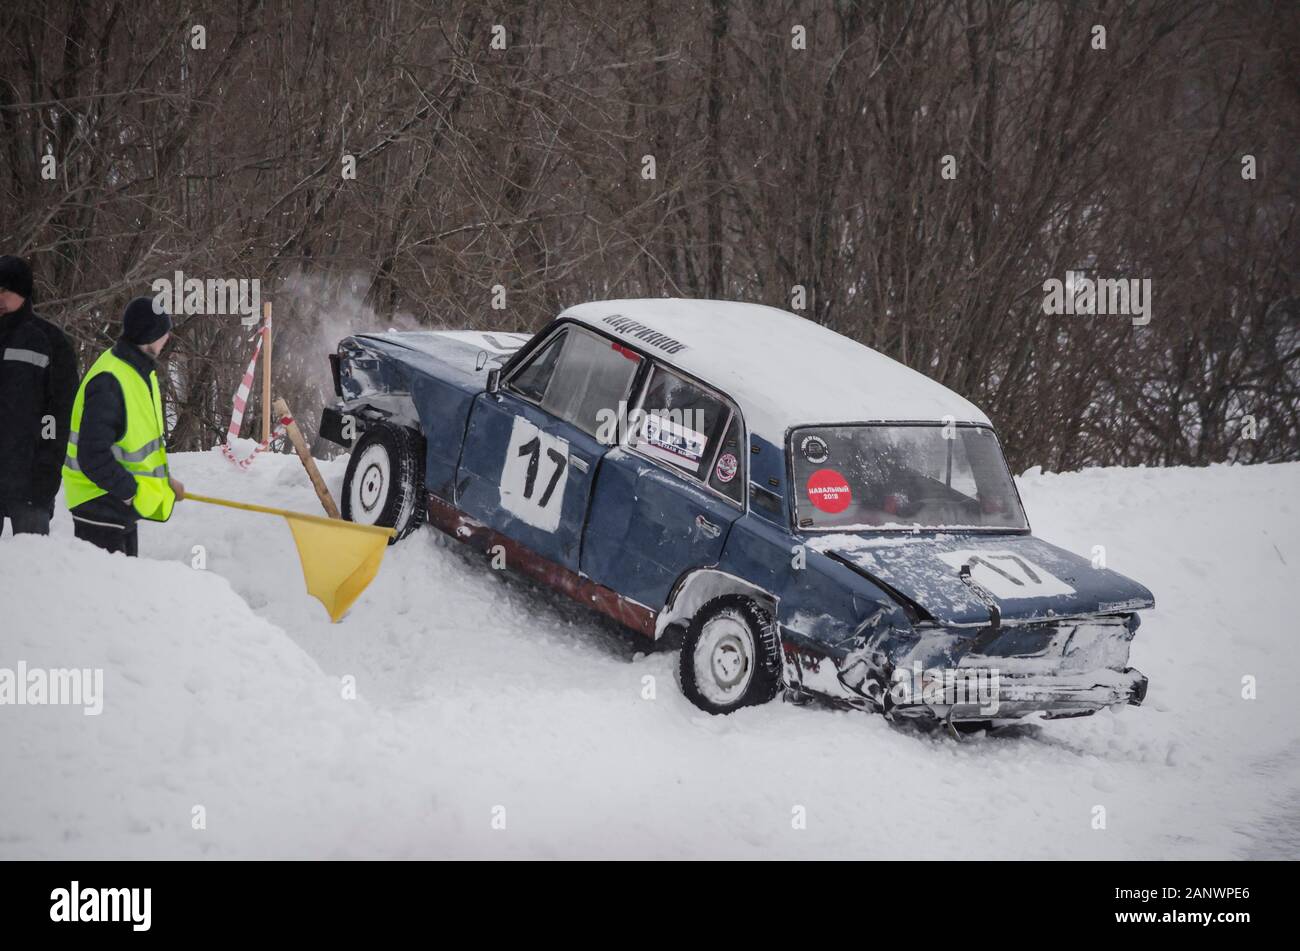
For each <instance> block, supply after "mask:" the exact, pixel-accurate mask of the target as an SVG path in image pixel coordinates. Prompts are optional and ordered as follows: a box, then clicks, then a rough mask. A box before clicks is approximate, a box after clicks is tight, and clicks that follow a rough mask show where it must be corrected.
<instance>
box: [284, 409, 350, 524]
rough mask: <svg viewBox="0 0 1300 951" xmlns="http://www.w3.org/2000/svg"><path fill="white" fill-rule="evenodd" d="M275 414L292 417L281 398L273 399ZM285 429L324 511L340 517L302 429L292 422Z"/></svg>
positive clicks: (334, 516)
mask: <svg viewBox="0 0 1300 951" xmlns="http://www.w3.org/2000/svg"><path fill="white" fill-rule="evenodd" d="M275 415H276V418H277V419H286V418H288V419H292V414H291V413H290V412H289V404H288V403H286V402H285V401H284V400H283V399H278V400H276V401H275ZM284 428H285V431H286V432H287V433H288V434H289V441H290V442H292V443H293V448H294V451H296V452H297V453H298V458H299V459H301V460H302V467H303V468H304V469H306V470H307V478H309V479H311V484H312V486H313V488H315V489H316V496H317V498H319V499H320V504H321V505H323V506H325V513H326V514H327V515H329V517H330V518H342V517H343V516H341V515H340V514H339V507H338V506H337V505H335V504H334V496H332V495H330V490H329V486H327V485H326V484H325V480H324V479H323V478H321V474H320V470H319V469H317V468H316V460H315V459H313V458H312V457H311V451H310V450H309V449H308V448H307V440H305V439H303V437H302V430H301V429H299V428H298V424H297V423H294V422H290V423H286V424H285V427H284Z"/></svg>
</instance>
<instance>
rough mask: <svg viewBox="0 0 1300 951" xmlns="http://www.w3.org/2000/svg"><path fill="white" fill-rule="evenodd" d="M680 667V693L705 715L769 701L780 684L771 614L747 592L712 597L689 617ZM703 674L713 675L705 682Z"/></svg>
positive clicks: (775, 637)
mask: <svg viewBox="0 0 1300 951" xmlns="http://www.w3.org/2000/svg"><path fill="white" fill-rule="evenodd" d="M728 622H730V623H728ZM719 625H720V626H721V627H720V628H719ZM706 631H707V632H709V633H708V634H707V635H706ZM710 641H712V646H711V647H710ZM706 654H707V656H706ZM732 664H735V665H736V666H734V667H731V666H730V665H732ZM728 668H729V669H728ZM677 669H678V677H679V679H680V682H681V687H682V692H683V693H684V694H686V697H687V699H688V700H690V701H691V703H693V704H695V705H696V706H697V707H699V708H700V709H701V710H704V711H705V712H707V713H712V714H727V713H731V712H733V711H735V710H739V709H740V708H741V707H752V706H757V705H758V704H760V703H767V702H768V701H769V700H771V699H772V698H773V697H775V696H776V694H777V691H778V690H780V687H781V664H780V648H779V644H778V637H777V634H776V625H775V622H774V621H773V620H772V616H771V615H770V614H769V613H768V612H767V611H766V610H765V609H764V608H763V607H762V606H760V605H759V604H758V603H757V602H756V601H754V600H753V599H752V598H746V597H744V596H743V595H735V594H731V595H724V596H723V597H720V598H714V599H713V600H712V601H710V602H709V603H708V604H706V605H704V607H702V608H700V610H699V611H697V612H696V614H695V617H693V618H691V623H690V626H689V627H687V629H686V636H685V637H684V638H683V639H682V652H681V656H680V658H679V660H678V664H677ZM700 672H707V673H705V674H704V676H705V677H706V678H709V675H710V674H711V675H712V678H711V679H705V680H704V681H701V679H700Z"/></svg>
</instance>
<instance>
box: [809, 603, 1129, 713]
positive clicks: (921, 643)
mask: <svg viewBox="0 0 1300 951" xmlns="http://www.w3.org/2000/svg"><path fill="white" fill-rule="evenodd" d="M1137 626H1138V621H1137V618H1136V617H1135V616H1133V617H1115V616H1107V617H1089V618H1074V619H1053V620H1051V621H1047V622H1043V623H1039V624H1033V625H1019V626H1014V627H1013V626H1008V627H1006V628H1003V629H1001V630H993V631H990V632H988V633H982V632H974V633H972V632H970V631H961V630H954V629H948V628H942V627H926V628H917V629H914V630H912V631H910V632H895V631H892V630H889V629H881V630H876V631H871V632H864V634H863V635H862V636H861V637H860V639H858V640H857V641H856V643H855V644H853V645H852V646H851V647H850V648H849V650H848V651H847V652H846V653H845V654H844V655H843V656H841V657H838V658H834V657H833V656H828V655H821V656H817V652H816V651H815V650H810V647H811V645H808V646H796V645H794V644H792V643H788V642H787V644H786V650H785V661H786V664H785V677H786V683H787V685H788V686H790V685H792V686H794V687H795V688H796V689H798V690H801V691H807V692H812V693H816V694H820V695H822V696H825V697H828V698H830V699H832V700H837V701H840V702H844V703H847V704H849V705H851V706H855V707H861V708H864V709H870V710H875V711H877V712H880V713H884V714H885V715H886V716H889V717H897V718H900V719H931V720H935V719H937V720H947V721H950V722H963V721H974V720H981V721H987V720H1013V719H1017V718H1019V717H1024V716H1027V715H1029V714H1042V715H1043V716H1045V717H1046V718H1049V719H1057V718H1064V717H1077V716H1087V715H1088V714H1091V713H1096V712H1097V711H1099V710H1101V709H1103V708H1106V707H1111V708H1116V709H1118V708H1120V707H1123V706H1129V705H1131V706H1137V705H1140V704H1141V703H1142V701H1143V700H1144V699H1145V698H1146V693H1147V678H1146V676H1145V675H1144V674H1143V673H1142V672H1141V671H1138V670H1135V669H1133V668H1132V667H1129V666H1128V655H1129V645H1130V642H1131V641H1132V638H1133V634H1134V632H1135V631H1136V629H1137Z"/></svg>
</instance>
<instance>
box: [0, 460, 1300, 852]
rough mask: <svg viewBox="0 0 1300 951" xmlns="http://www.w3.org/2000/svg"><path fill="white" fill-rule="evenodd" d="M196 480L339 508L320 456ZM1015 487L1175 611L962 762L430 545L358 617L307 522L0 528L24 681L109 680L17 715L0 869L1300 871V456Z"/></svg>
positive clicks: (1043, 515) (234, 515) (0, 592)
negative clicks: (303, 540) (1044, 719)
mask: <svg viewBox="0 0 1300 951" xmlns="http://www.w3.org/2000/svg"><path fill="white" fill-rule="evenodd" d="M343 465H344V463H343V461H342V460H339V461H336V462H332V463H328V464H326V465H325V471H326V473H327V477H328V478H329V479H330V480H331V482H332V483H333V484H334V486H335V487H336V489H337V486H338V484H339V482H341V479H342V475H343ZM173 469H174V470H175V472H176V474H177V475H178V476H179V477H180V478H181V479H183V480H184V481H185V482H186V483H187V485H189V487H190V488H191V489H193V490H194V491H197V492H205V493H207V494H212V495H222V496H228V497H234V498H241V499H246V500H249V501H259V502H263V503H267V504H271V505H282V506H286V507H292V508H298V509H301V510H303V511H309V512H311V511H317V505H316V501H315V496H314V495H313V493H312V491H311V489H310V487H309V485H308V483H307V480H306V477H305V476H304V474H303V472H302V470H301V468H300V467H299V465H298V463H297V461H296V460H295V459H293V458H292V457H284V456H264V457H262V458H261V459H259V460H258V462H257V463H256V464H255V465H254V467H253V468H252V470H251V471H249V472H248V473H241V472H239V471H237V470H235V469H234V468H233V467H231V466H230V465H229V464H228V463H226V462H225V461H224V460H223V459H222V458H221V457H220V455H218V454H216V453H211V454H190V455H178V456H175V457H173ZM1019 485H1020V490H1021V492H1022V494H1023V496H1024V500H1025V505H1026V507H1027V509H1028V511H1029V516H1030V520H1031V522H1032V524H1033V526H1034V530H1035V533H1036V534H1039V535H1041V536H1042V537H1044V538H1046V539H1048V540H1049V541H1053V542H1056V543H1058V544H1061V545H1063V546H1065V547H1067V548H1070V549H1072V550H1074V551H1077V552H1080V553H1082V554H1085V555H1089V556H1091V554H1092V551H1093V546H1094V545H1104V546H1105V549H1106V557H1107V560H1108V564H1109V565H1110V567H1112V568H1115V569H1116V570H1118V571H1121V572H1123V573H1126V574H1130V575H1132V576H1133V577H1135V578H1137V579H1138V580H1140V581H1142V582H1144V583H1145V584H1147V585H1148V586H1149V587H1150V588H1151V589H1152V590H1153V591H1154V592H1155V595H1156V600H1157V609H1156V610H1155V611H1154V612H1149V613H1148V614H1147V616H1146V618H1145V621H1144V623H1143V625H1142V629H1141V630H1140V631H1139V632H1138V636H1137V639H1136V641H1135V642H1134V646H1133V655H1132V662H1133V664H1134V666H1136V667H1138V668H1140V669H1141V670H1143V671H1144V672H1145V673H1146V674H1147V675H1148V676H1149V677H1150V678H1151V690H1150V694H1149V696H1148V700H1147V704H1146V706H1144V707H1141V708H1136V709H1135V708H1130V709H1128V710H1125V711H1124V712H1123V713H1120V714H1112V713H1110V712H1104V713H1102V714H1100V715H1098V716H1096V717H1092V718H1088V719H1083V720H1068V721H1058V722H1053V723H1046V724H1042V725H1038V726H1034V727H1030V728H1028V729H1024V730H1018V731H1012V734H1011V735H1007V734H1003V735H997V736H984V737H976V738H969V739H966V740H964V741H963V742H960V743H959V742H956V741H953V740H951V739H948V738H946V737H944V736H942V735H922V734H919V733H917V732H914V731H911V730H906V729H900V728H895V727H893V726H891V725H889V724H888V723H886V722H885V721H884V720H883V719H881V718H879V717H872V716H867V715H864V714H859V713H850V712H833V711H830V710H827V709H824V708H820V707H793V706H790V705H787V704H783V703H780V702H775V703H772V704H769V705H767V706H765V707H761V708H754V709H748V710H745V711H742V712H740V713H737V714H735V715H733V716H731V717H717V718H715V717H710V716H707V715H705V714H703V713H701V712H700V711H698V710H696V709H695V708H694V707H692V706H691V705H690V704H689V703H688V702H687V701H686V700H685V699H684V698H683V697H682V696H681V694H680V693H679V691H678V689H677V686H676V684H675V682H674V678H673V669H674V662H675V655H673V654H672V653H670V652H665V651H651V652H648V653H643V651H646V649H647V645H646V644H645V643H643V642H639V641H637V640H634V639H633V638H632V636H631V635H627V636H624V635H623V634H622V633H620V632H619V631H617V630H616V629H615V628H613V627H612V626H611V625H609V624H607V623H606V622H604V621H602V620H599V619H597V618H595V617H594V616H593V615H590V614H588V613H586V612H585V611H583V610H582V609H581V608H578V607H577V606H575V605H572V604H570V603H568V602H566V601H564V600H563V599H561V598H558V597H557V596H554V595H551V594H550V593H548V592H545V591H542V590H541V589H538V588H536V587H535V586H533V585H531V584H529V583H527V582H524V581H520V580H518V579H515V578H510V577H508V576H505V575H503V574H501V573H498V572H494V571H492V570H490V568H489V567H488V565H487V562H486V561H485V560H484V559H481V558H480V557H479V556H477V555H474V554H472V553H469V552H467V551H465V550H463V549H461V548H459V547H458V546H456V545H454V544H453V543H452V542H450V541H448V540H446V539H444V538H442V537H441V536H438V535H437V534H436V533H434V532H433V531H432V530H429V529H425V530H422V531H421V532H420V533H418V534H417V535H415V536H412V537H411V538H410V539H408V540H407V541H405V542H403V543H402V544H401V545H399V546H397V547H396V548H393V549H390V551H389V552H388V555H387V557H386V559H385V562H384V566H383V569H382V570H381V572H380V575H379V577H378V579H377V580H376V582H375V583H374V584H373V585H372V586H371V587H370V589H369V590H368V591H367V592H366V593H365V594H364V595H363V596H362V598H361V599H360V600H359V601H358V602H357V603H356V605H355V606H354V607H353V609H352V611H351V613H350V614H349V615H348V616H347V617H346V618H345V619H344V620H343V621H342V622H341V623H339V624H337V625H331V624H329V623H328V619H327V617H326V615H325V612H324V609H323V608H322V607H321V606H320V605H319V603H317V602H316V601H314V600H312V599H311V598H309V597H308V596H307V595H306V594H305V593H304V592H303V589H302V581H301V575H300V572H299V568H298V560H297V556H296V553H295V551H294V548H293V543H292V540H291V537H290V534H289V531H288V528H287V527H286V526H285V524H284V523H283V521H282V520H280V519H276V518H271V517H267V516H261V515H253V514H245V513H240V512H234V511H230V510H226V509H220V508H215V507H212V506H204V505H201V504H198V503H195V502H185V503H182V504H181V505H180V506H179V507H178V509H177V513H176V515H175V516H174V517H173V519H172V521H171V522H170V523H169V524H166V525H161V526H158V525H145V526H144V527H143V528H142V530H141V542H140V545H141V551H142V553H143V555H144V556H145V557H143V558H141V559H139V560H138V561H130V560H127V559H125V558H122V557H120V556H109V555H106V554H104V553H102V552H99V551H97V550H94V549H91V548H90V547H88V546H85V545H82V544H80V543H78V542H77V541H76V540H75V539H73V537H72V531H71V524H70V522H69V520H68V518H67V515H66V512H61V513H60V515H59V517H58V520H57V522H56V526H55V532H54V535H53V537H51V538H48V539H39V538H18V539H14V538H10V537H8V536H6V537H5V538H3V539H0V611H2V612H3V614H2V615H0V668H10V669H13V668H15V667H16V665H17V664H18V662H20V661H25V662H26V664H27V665H28V667H29V668H36V667H44V668H56V667H58V668H66V667H78V668H103V670H104V698H103V704H104V706H103V712H102V714H101V715H99V716H84V715H83V713H82V711H81V710H80V708H75V707H67V706H63V707H57V706H45V707H42V706H0V764H2V765H0V858H13V857H69V858H71V857H110V856H121V857H154V856H167V857H243V856H252V857H311V856H326V857H381V856H416V857H423V856H428V857H437V856H460V857H467V856H483V857H491V856H519V857H561V856H575V857H604V856H647V857H751V858H752V857H777V856H791V857H811V856H825V857H848V858H975V857H991V858H1018V857H1032V858H1040V857H1069V858H1222V857H1229V858H1231V857H1243V858H1244V857H1286V858H1300V705H1298V704H1297V697H1300V674H1298V673H1297V671H1298V670H1300V624H1297V621H1296V611H1297V605H1298V604H1300V493H1298V492H1297V489H1298V488H1300V464H1288V465H1275V466H1258V467H1214V468H1210V469H1200V470H1191V469H1168V470H1159V469H1134V470H1119V469H1108V470H1092V471H1087V472H1082V473H1076V474H1069V475H1038V474H1029V475H1027V476H1025V477H1023V478H1021V479H1020V480H1019ZM195 546H203V549H204V551H205V553H206V569H205V570H195V569H194V568H193V567H191V565H192V562H193V561H194V559H195V557H196V556H195V551H194V548H195ZM345 676H350V677H354V678H355V683H356V689H357V694H358V696H357V698H356V699H346V698H345V696H344V694H345V692H346V691H345V690H344V688H343V686H342V682H343V678H344V677H345ZM1246 676H1251V677H1254V678H1256V679H1257V682H1258V698H1257V699H1253V700H1248V699H1243V697H1242V689H1243V688H1242V678H1243V677H1246ZM647 683H651V684H653V686H654V691H653V699H646V698H645V694H646V693H647V686H646V685H647ZM196 806H202V807H203V810H204V814H205V816H206V828H203V829H195V828H193V825H194V823H193V821H192V816H193V815H194V810H195V807H196ZM1098 806H1101V807H1104V810H1105V828H1104V829H1098V828H1095V827H1094V826H1095V825H1096V824H1097V821H1096V817H1097V815H1098V812H1097V809H1096V807H1098ZM798 807H802V809H803V810H804V813H805V814H806V828H794V826H795V825H797V823H796V822H794V821H793V819H794V817H795V814H796V810H797V808H798ZM494 819H496V822H495V823H494ZM502 819H504V828H494V825H497V826H499V825H501V824H502V822H501V820H502Z"/></svg>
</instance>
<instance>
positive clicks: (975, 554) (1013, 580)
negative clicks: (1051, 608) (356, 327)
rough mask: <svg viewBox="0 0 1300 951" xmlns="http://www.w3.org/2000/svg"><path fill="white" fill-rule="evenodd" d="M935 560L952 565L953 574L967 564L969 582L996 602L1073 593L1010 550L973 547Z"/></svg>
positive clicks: (1045, 572)
mask: <svg viewBox="0 0 1300 951" xmlns="http://www.w3.org/2000/svg"><path fill="white" fill-rule="evenodd" d="M935 557H936V558H938V559H939V560H940V561H942V562H944V563H945V564H947V565H949V566H951V568H952V570H953V571H954V572H958V571H960V570H961V567H962V565H966V564H969V565H970V566H971V569H970V576H971V580H972V581H974V582H975V583H976V584H978V585H979V586H980V587H981V588H983V589H984V590H985V591H987V592H988V593H989V594H991V595H993V597H995V598H997V599H998V600H999V601H1012V600H1015V599H1017V598H1048V597H1052V596H1053V595H1058V594H1074V593H1075V591H1074V589H1073V588H1072V587H1070V586H1069V585H1068V584H1066V583H1065V582H1064V581H1062V580H1061V579H1060V578H1058V577H1056V576H1055V575H1054V574H1052V573H1051V572H1050V571H1048V570H1047V569H1046V568H1042V567H1039V566H1038V565H1037V564H1035V563H1034V562H1032V561H1030V560H1029V559H1028V558H1026V557H1025V556H1024V555H1020V554H1017V553H1016V552H1013V551H986V550H983V549H979V548H973V549H969V550H966V551H948V552H943V553H941V554H936V555H935Z"/></svg>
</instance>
